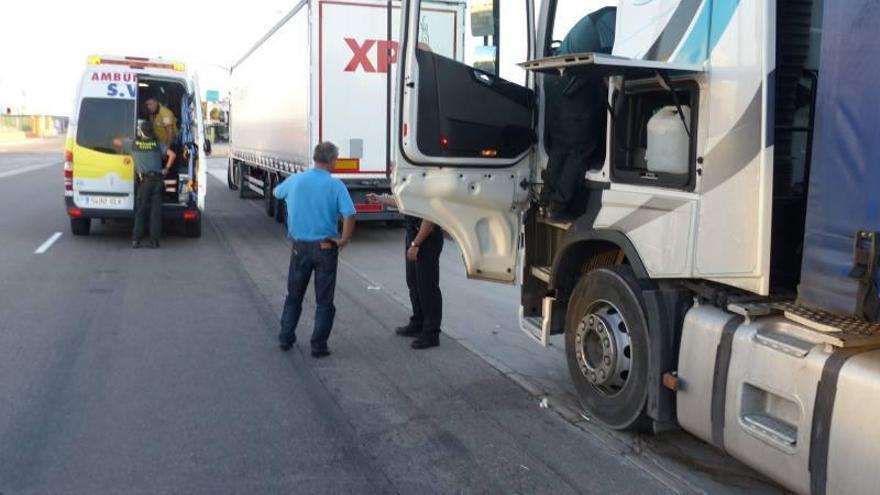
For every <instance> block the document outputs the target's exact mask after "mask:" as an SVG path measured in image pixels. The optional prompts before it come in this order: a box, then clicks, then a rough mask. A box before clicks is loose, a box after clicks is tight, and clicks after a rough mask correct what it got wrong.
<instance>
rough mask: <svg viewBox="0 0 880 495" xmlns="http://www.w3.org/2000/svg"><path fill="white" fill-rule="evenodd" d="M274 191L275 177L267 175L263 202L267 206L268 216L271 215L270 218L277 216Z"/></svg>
mask: <svg viewBox="0 0 880 495" xmlns="http://www.w3.org/2000/svg"><path fill="white" fill-rule="evenodd" d="M272 189H275V176H273V175H271V174H269V175H266V179H265V180H264V181H263V202H264V203H265V205H266V215H269V216H270V217H274V216H275V208H276V205H275V203H276V201H275V196H274V195H272Z"/></svg>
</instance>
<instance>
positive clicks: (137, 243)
mask: <svg viewBox="0 0 880 495" xmlns="http://www.w3.org/2000/svg"><path fill="white" fill-rule="evenodd" d="M139 247H141V241H131V248H132V249H138V248H139Z"/></svg>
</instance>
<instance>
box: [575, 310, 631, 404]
mask: <svg viewBox="0 0 880 495" xmlns="http://www.w3.org/2000/svg"><path fill="white" fill-rule="evenodd" d="M575 338H576V344H577V345H576V349H577V351H576V354H577V358H578V359H577V360H578V367H579V368H580V371H581V373H582V374H583V376H584V378H586V380H587V381H588V382H589V383H590V384H592V385H593V386H594V387H596V389H598V390H599V391H601V392H602V393H604V394H606V395H616V394H617V393H618V392H619V391H620V390H621V389H622V388H623V386H624V385H625V384H626V380H627V378H628V377H629V371H630V366H631V356H630V351H631V348H630V338H629V330H628V329H627V327H626V322H625V321H624V319H623V316H622V315H621V314H620V311H618V310H617V308H616V307H614V305H613V304H611V303H609V302H607V301H597V302H596V303H595V304H594V305H593V306H592V307H591V308H590V309H589V310H588V311H587V313H586V315H585V316H584V317H583V319H582V320H581V322H580V324H579V325H578V329H577V334H576V337H575Z"/></svg>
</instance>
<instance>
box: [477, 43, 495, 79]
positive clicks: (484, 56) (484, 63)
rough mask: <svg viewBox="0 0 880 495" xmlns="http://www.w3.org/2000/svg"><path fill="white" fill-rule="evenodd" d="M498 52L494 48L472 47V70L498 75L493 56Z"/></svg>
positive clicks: (486, 46) (485, 46)
mask: <svg viewBox="0 0 880 495" xmlns="http://www.w3.org/2000/svg"><path fill="white" fill-rule="evenodd" d="M497 51H498V48H497V47H494V46H488V45H483V46H475V47H474V62H473V64H474V69H479V70H481V71H483V72H487V73H489V74H493V75H498V72H497V70H496V67H495V55H496V53H497Z"/></svg>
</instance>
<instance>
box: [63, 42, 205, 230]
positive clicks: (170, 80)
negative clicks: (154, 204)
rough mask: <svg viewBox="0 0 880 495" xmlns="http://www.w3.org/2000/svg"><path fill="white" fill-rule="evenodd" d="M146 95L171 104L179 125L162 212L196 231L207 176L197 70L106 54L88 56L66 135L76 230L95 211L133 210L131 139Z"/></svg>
mask: <svg viewBox="0 0 880 495" xmlns="http://www.w3.org/2000/svg"><path fill="white" fill-rule="evenodd" d="M149 97H154V98H156V99H157V100H158V102H159V103H160V104H161V105H163V106H165V107H167V108H168V109H170V110H171V112H172V113H174V115H175V117H176V119H177V126H178V136H179V137H178V139H177V141H176V143H173V144H172V147H174V148H175V149H176V152H177V155H178V158H177V160H176V163H175V165H174V166H173V168H172V172H171V174H169V176H168V177H166V192H165V195H164V205H163V216H164V217H165V218H166V219H171V220H177V221H182V222H183V223H184V227H185V230H186V232H187V234H188V235H191V236H198V235H201V220H202V212H203V211H204V208H205V193H206V191H207V187H206V182H205V181H206V177H207V176H206V164H205V163H204V162H202V161H201V160H200V157H201V149H202V146H203V139H204V131H203V129H202V126H203V121H202V109H201V100H200V96H199V87H198V80H197V77H196V76H195V75H191V74H188V73H187V72H186V66H185V65H184V64H183V63H181V62H173V61H167V60H163V59H150V58H144V57H120V56H105V55H101V56H97V55H93V56H90V57H89V58H88V63H87V66H86V70H85V72H84V73H83V76H82V79H81V80H80V83H79V86H78V89H77V94H76V100H75V103H74V108H73V112H72V116H71V119H70V126H69V128H68V133H67V141H66V143H65V160H64V196H65V198H64V199H65V203H66V209H67V214H68V216H69V217H70V226H71V230H72V232H73V233H74V235H86V234H88V233H89V230H90V224H91V220H92V219H110V218H133V217H134V208H135V173H134V164H133V162H132V158H131V154H130V146H131V144H130V143H131V141H132V140H133V138H134V136H135V126H136V124H137V120H138V119H149V118H150V116H149V115H147V112H146V109H145V105H144V101H145V100H146V99H147V98H149Z"/></svg>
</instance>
